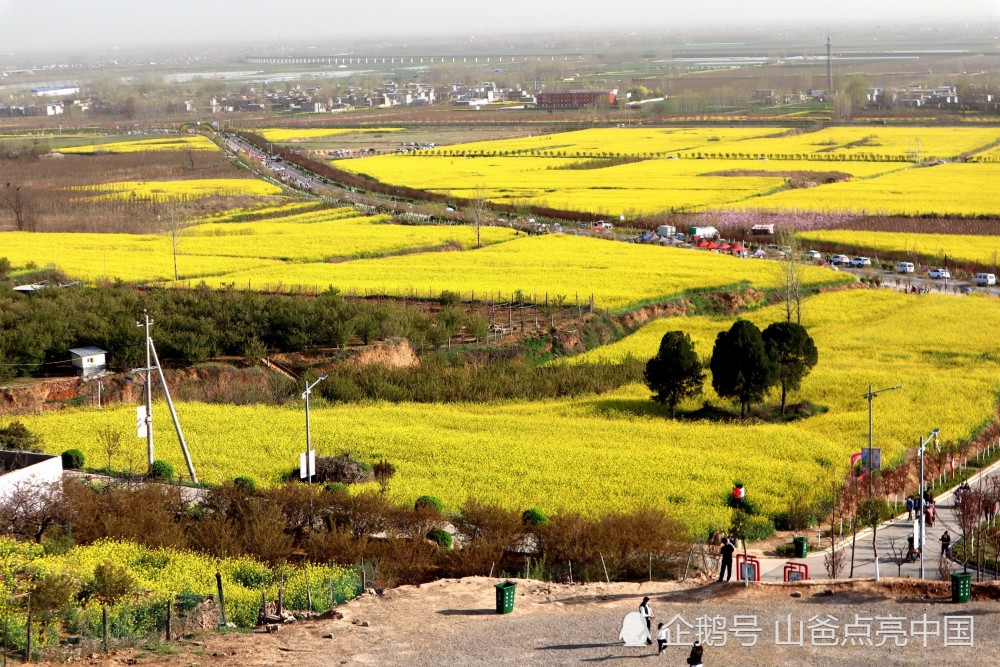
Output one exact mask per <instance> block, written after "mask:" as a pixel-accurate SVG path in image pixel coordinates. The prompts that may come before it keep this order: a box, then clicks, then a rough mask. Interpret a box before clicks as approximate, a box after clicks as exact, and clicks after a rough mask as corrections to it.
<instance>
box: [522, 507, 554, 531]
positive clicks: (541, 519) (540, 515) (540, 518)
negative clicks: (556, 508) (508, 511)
mask: <svg viewBox="0 0 1000 667" xmlns="http://www.w3.org/2000/svg"><path fill="white" fill-rule="evenodd" d="M548 522H549V517H547V516H545V512H543V511H542V510H540V509H536V508H534V507H530V508H528V509H526V510H524V512H522V513H521V525H523V526H527V527H534V526H544V525H545V524H547V523H548Z"/></svg>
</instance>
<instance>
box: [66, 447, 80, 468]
mask: <svg viewBox="0 0 1000 667" xmlns="http://www.w3.org/2000/svg"><path fill="white" fill-rule="evenodd" d="M84 460H85V459H84V457H83V452H81V451H80V450H79V449H67V450H66V451H65V452H63V453H62V464H63V468H65V469H66V470H79V469H80V468H82V467H83V463H84Z"/></svg>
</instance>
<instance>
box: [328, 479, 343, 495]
mask: <svg viewBox="0 0 1000 667" xmlns="http://www.w3.org/2000/svg"><path fill="white" fill-rule="evenodd" d="M323 490H324V491H326V492H327V493H332V494H333V495H335V496H336V495H338V494H341V493H343V494H345V495H346V494H347V485H346V484H341V483H340V482H327V483H326V484H324V485H323Z"/></svg>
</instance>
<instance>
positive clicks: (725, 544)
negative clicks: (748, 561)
mask: <svg viewBox="0 0 1000 667" xmlns="http://www.w3.org/2000/svg"><path fill="white" fill-rule="evenodd" d="M734 551H736V547H734V546H733V545H732V543H731V542H730V541H729V538H726V539H724V540H723V541H722V548H721V549H719V553H720V554H722V564H721V565H720V566H719V581H722V576H723V575H725V577H726V581H729V579H730V577H732V576H733V552H734Z"/></svg>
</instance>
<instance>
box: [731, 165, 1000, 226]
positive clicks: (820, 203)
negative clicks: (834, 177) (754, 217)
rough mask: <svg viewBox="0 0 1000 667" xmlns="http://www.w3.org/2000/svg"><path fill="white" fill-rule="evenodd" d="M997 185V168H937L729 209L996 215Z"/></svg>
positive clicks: (999, 210)
mask: <svg viewBox="0 0 1000 667" xmlns="http://www.w3.org/2000/svg"><path fill="white" fill-rule="evenodd" d="M998 182H1000V164H993V163H990V164H971V163H970V164H942V165H937V166H934V167H923V168H913V169H906V170H904V171H898V172H894V173H890V174H886V175H884V176H880V177H878V178H871V179H865V180H851V181H845V182H841V183H831V184H829V185H824V186H822V187H818V188H804V189H795V190H785V191H782V192H776V193H774V194H771V195H769V196H767V197H759V198H756V199H752V200H747V201H744V202H740V203H737V204H733V205H732V208H736V209H755V210H761V211H770V212H787V211H823V212H832V213H836V212H849V213H867V214H872V215H926V214H936V215H953V216H980V215H997V214H1000V202H998V201H997V198H996V196H995V188H994V186H993V184H994V183H998Z"/></svg>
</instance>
